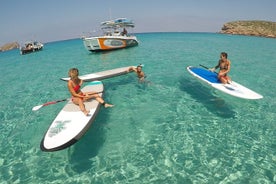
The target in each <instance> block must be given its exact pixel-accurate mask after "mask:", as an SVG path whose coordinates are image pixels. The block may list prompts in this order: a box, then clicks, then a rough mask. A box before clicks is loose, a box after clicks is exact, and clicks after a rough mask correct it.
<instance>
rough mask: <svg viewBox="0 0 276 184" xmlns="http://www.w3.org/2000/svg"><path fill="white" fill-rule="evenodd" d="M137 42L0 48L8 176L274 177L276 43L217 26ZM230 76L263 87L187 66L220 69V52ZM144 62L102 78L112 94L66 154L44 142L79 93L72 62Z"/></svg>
mask: <svg viewBox="0 0 276 184" xmlns="http://www.w3.org/2000/svg"><path fill="white" fill-rule="evenodd" d="M136 36H137V38H138V39H139V41H140V43H139V46H138V47H133V48H129V49H123V50H117V51H112V52H106V53H96V54H93V53H89V52H88V51H86V50H85V48H84V46H83V44H82V41H81V40H80V39H74V40H66V41H59V42H53V43H46V44H45V47H44V50H43V51H41V52H37V53H32V54H28V55H23V56H22V55H20V54H19V51H18V50H13V51H8V52H3V53H0V69H1V78H0V81H1V88H0V92H1V103H0V120H1V123H0V137H1V138H0V146H1V148H0V183H72V184H73V183H74V184H76V183H80V184H83V183H158V184H159V183H185V184H186V183H187V184H189V183H198V184H199V183H200V184H201V183H221V184H224V183H260V184H263V183H275V182H276V122H275V119H276V110H275V108H276V105H275V104H276V99H275V97H276V95H275V91H276V82H275V78H276V74H275V72H276V64H275V62H276V52H275V48H276V40H275V39H268V38H259V37H248V36H231V35H221V34H211V33H148V34H137V35H136ZM222 51H225V52H227V53H228V55H229V59H230V60H231V62H232V68H231V73H230V76H231V77H232V79H233V80H234V81H236V82H238V83H240V84H242V85H244V86H246V87H248V88H250V89H252V90H254V91H256V92H258V93H260V94H262V95H263V96H264V98H263V99H261V100H244V99H239V98H235V97H232V96H229V95H227V94H224V93H221V92H219V91H216V90H214V89H212V88H211V87H209V86H207V85H206V84H204V83H202V82H200V81H199V80H197V79H196V78H194V77H193V76H192V75H190V74H189V73H188V72H187V70H186V67H187V66H189V65H193V66H198V65H199V64H203V65H206V66H208V67H212V66H215V65H216V64H217V61H218V59H219V54H220V52H222ZM140 63H142V64H144V65H145V67H144V71H145V73H146V75H147V80H148V81H150V83H148V84H139V83H138V82H137V78H136V76H135V74H133V73H130V74H128V75H124V76H119V77H116V78H111V79H107V80H104V81H103V82H104V85H105V99H106V101H108V102H110V103H113V104H115V107H113V108H110V109H104V108H102V109H101V111H100V112H99V114H98V116H97V118H96V120H95V121H94V122H93V124H92V126H91V127H90V129H89V130H88V132H87V133H86V134H85V135H84V136H83V137H82V139H80V140H79V141H78V142H77V143H76V144H74V145H73V146H71V147H70V148H67V149H65V150H62V151H58V152H50V153H49V152H42V151H41V150H40V147H39V146H40V141H41V139H42V138H43V135H44V133H45V132H46V130H47V129H48V127H49V126H50V124H51V122H52V120H53V119H54V118H55V116H56V115H57V114H58V112H59V111H60V110H61V109H62V107H63V106H64V104H65V102H62V103H58V104H55V105H50V106H47V107H44V108H41V109H40V110H39V111H36V112H33V111H32V110H31V109H32V107H34V106H36V105H39V104H43V103H45V102H48V101H53V100H59V99H64V98H68V97H69V93H68V91H67V87H66V83H65V82H63V81H61V80H59V78H61V77H66V76H67V72H68V70H69V68H71V67H77V68H79V70H80V73H81V74H88V73H94V72H99V71H103V70H109V69H113V68H118V67H124V66H130V65H138V64H140Z"/></svg>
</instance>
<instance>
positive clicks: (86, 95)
mask: <svg viewBox="0 0 276 184" xmlns="http://www.w3.org/2000/svg"><path fill="white" fill-rule="evenodd" d="M68 75H69V77H70V80H69V81H68V84H67V86H68V90H69V92H70V93H71V95H72V102H73V103H74V104H76V105H78V106H79V107H80V110H81V111H82V112H83V113H84V114H85V115H86V116H88V115H89V110H87V109H86V108H85V105H84V103H83V102H84V101H87V100H89V99H91V98H95V99H96V100H97V101H98V102H99V103H100V104H102V105H103V106H104V107H105V108H107V107H113V105H112V104H108V103H105V101H104V100H103V99H102V97H100V95H99V94H98V93H99V92H82V91H81V90H80V88H81V85H82V84H83V80H81V79H80V78H79V70H78V69H77V68H71V69H70V70H69V72H68Z"/></svg>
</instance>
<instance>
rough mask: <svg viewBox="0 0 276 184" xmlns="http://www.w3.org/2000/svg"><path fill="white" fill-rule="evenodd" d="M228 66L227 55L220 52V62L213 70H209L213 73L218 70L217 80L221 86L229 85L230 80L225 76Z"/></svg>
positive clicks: (228, 69)
mask: <svg viewBox="0 0 276 184" xmlns="http://www.w3.org/2000/svg"><path fill="white" fill-rule="evenodd" d="M230 65H231V62H230V60H228V59H227V53H226V52H222V53H221V54H220V60H219V62H218V64H217V66H215V67H214V68H212V69H210V70H211V71H213V72H214V71H215V70H216V69H217V68H220V70H219V73H218V79H219V80H220V81H221V82H222V83H223V84H226V83H228V84H230V83H231V79H230V77H229V76H227V73H228V72H229V71H230Z"/></svg>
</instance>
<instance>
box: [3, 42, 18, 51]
mask: <svg viewBox="0 0 276 184" xmlns="http://www.w3.org/2000/svg"><path fill="white" fill-rule="evenodd" d="M19 47H20V45H19V44H18V43H17V42H12V43H7V44H5V45H3V46H2V47H0V52H2V51H6V50H12V49H18V48H19Z"/></svg>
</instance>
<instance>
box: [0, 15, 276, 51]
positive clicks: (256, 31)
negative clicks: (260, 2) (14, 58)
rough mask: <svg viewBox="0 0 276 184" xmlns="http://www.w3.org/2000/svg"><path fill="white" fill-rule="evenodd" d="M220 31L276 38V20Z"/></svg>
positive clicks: (228, 25)
mask: <svg viewBox="0 0 276 184" xmlns="http://www.w3.org/2000/svg"><path fill="white" fill-rule="evenodd" d="M218 33H221V34H233V35H247V36H259V37H267V38H276V22H270V21H260V20H251V21H232V22H227V23H225V24H224V25H223V26H222V28H221V30H220V31H219V32H218ZM18 48H20V45H19V43H18V42H11V43H6V44H5V45H3V46H0V52H3V51H7V50H12V49H18Z"/></svg>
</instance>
